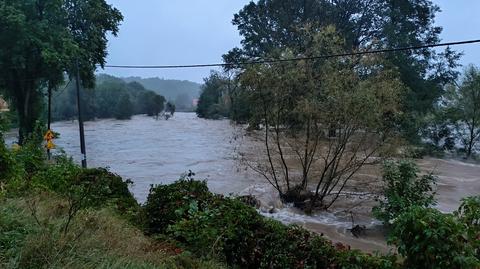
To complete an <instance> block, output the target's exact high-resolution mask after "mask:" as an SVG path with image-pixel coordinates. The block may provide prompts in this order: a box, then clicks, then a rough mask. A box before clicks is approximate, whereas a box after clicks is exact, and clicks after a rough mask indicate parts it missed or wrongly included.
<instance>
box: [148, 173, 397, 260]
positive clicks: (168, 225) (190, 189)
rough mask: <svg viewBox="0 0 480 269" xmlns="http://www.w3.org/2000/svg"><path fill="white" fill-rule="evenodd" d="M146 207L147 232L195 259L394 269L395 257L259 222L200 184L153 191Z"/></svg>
mask: <svg viewBox="0 0 480 269" xmlns="http://www.w3.org/2000/svg"><path fill="white" fill-rule="evenodd" d="M145 207H146V211H147V217H148V222H149V227H148V230H147V231H148V232H156V233H158V232H161V231H164V232H166V233H168V234H170V235H172V236H173V237H174V238H175V239H176V240H178V241H180V242H182V243H183V244H184V246H185V248H187V249H189V250H191V251H193V252H194V253H195V254H197V255H200V256H203V257H208V258H210V257H214V258H216V259H220V260H224V261H226V262H227V264H230V265H232V266H238V267H239V268H371V269H373V268H375V269H376V268H398V266H399V265H398V264H397V262H396V259H395V257H390V256H388V257H377V256H369V255H366V254H363V253H360V252H359V251H351V250H350V249H349V248H348V247H347V246H344V245H341V246H339V247H335V246H333V245H332V244H331V242H330V241H328V240H326V239H325V238H323V237H321V236H319V235H316V234H314V233H311V232H309V231H307V230H305V229H303V228H301V227H298V226H286V225H283V224H281V223H280V222H278V221H274V220H270V219H267V218H264V217H263V216H261V215H260V214H259V213H258V212H257V211H256V210H255V209H254V208H253V207H250V206H248V205H246V204H245V203H243V202H242V201H240V200H239V199H233V198H226V197H223V196H221V195H214V194H212V193H210V192H209V191H208V188H207V186H206V184H205V182H198V181H192V180H185V179H183V180H180V181H177V182H175V183H174V184H171V185H161V186H158V187H155V188H152V190H151V191H150V195H149V197H148V201H147V204H146V206H145ZM152 218H153V219H152Z"/></svg>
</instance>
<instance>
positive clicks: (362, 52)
mask: <svg viewBox="0 0 480 269" xmlns="http://www.w3.org/2000/svg"><path fill="white" fill-rule="evenodd" d="M475 43H480V39H476V40H466V41H457V42H448V43H438V44H429V45H419V46H410V47H400V48H391V49H378V50H366V51H358V52H349V53H340V54H330V55H320V56H313V57H298V58H289V59H273V60H255V61H248V62H237V63H212V64H187V65H105V67H106V68H125V69H180V68H202V67H232V66H241V65H256V64H275V63H284V62H294V61H303V60H318V59H328V58H336V57H346V56H358V55H367V54H378V53H389V52H397V51H410V50H420V49H426V48H437V47H449V46H458V45H466V44H475Z"/></svg>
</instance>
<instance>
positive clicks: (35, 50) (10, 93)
mask: <svg viewBox="0 0 480 269" xmlns="http://www.w3.org/2000/svg"><path fill="white" fill-rule="evenodd" d="M122 19H123V17H122V14H121V13H120V11H118V10H117V9H116V8H114V7H112V6H110V5H109V4H107V3H106V2H105V0H88V1H77V0H62V1H37V0H27V1H18V0H6V1H2V3H1V5H0V25H2V27H0V44H2V45H1V47H0V89H1V90H2V91H3V92H5V94H6V97H7V98H9V99H10V100H11V101H12V104H13V106H15V109H16V112H17V114H18V119H19V137H20V139H19V140H20V141H19V142H20V144H23V142H24V139H25V138H26V137H27V136H28V135H29V134H30V133H31V132H32V131H33V129H34V127H35V123H36V121H37V120H38V119H39V118H40V115H41V114H42V113H43V109H42V101H43V93H44V90H45V89H46V88H47V89H51V90H55V89H58V87H59V86H60V85H62V84H63V83H64V78H65V74H68V76H70V77H75V76H76V75H77V74H79V76H80V78H81V82H82V85H83V86H85V87H86V88H91V87H92V86H93V84H94V78H95V76H94V73H95V70H96V69H97V65H100V66H103V65H104V64H105V57H106V55H107V35H108V34H112V35H114V36H115V35H116V34H117V32H118V25H119V24H120V22H121V21H122ZM92 25H94V26H92Z"/></svg>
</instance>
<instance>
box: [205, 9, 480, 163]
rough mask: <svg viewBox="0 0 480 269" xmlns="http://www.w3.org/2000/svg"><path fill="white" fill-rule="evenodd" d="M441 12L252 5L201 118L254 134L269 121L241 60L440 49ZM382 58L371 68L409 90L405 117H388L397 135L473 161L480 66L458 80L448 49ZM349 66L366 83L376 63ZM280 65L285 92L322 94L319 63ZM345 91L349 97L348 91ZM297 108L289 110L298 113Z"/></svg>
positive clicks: (211, 81)
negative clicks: (325, 37) (321, 36)
mask: <svg viewBox="0 0 480 269" xmlns="http://www.w3.org/2000/svg"><path fill="white" fill-rule="evenodd" d="M439 11H440V10H439V8H438V7H437V6H436V5H434V4H433V3H432V2H431V1H417V0H408V1H400V2H399V1H377V0H374V1H365V0H351V1H337V2H335V3H332V2H331V1H300V2H298V1H279V0H263V1H258V2H252V3H250V4H248V5H246V6H245V7H244V8H243V9H242V10H241V11H240V12H239V13H238V14H236V15H235V17H234V20H233V24H234V25H235V26H237V27H238V30H239V32H240V34H241V36H242V37H243V40H242V46H241V47H240V48H234V49H232V50H231V51H230V52H228V53H227V54H225V55H224V60H225V62H226V63H230V64H231V65H228V66H227V68H226V71H225V74H218V73H212V75H211V76H210V77H208V78H206V79H205V81H206V82H207V83H206V84H205V86H204V87H203V91H202V92H203V93H202V95H201V97H200V104H199V108H198V109H197V114H198V115H199V116H200V117H204V118H219V116H220V117H224V116H228V117H230V118H231V119H233V120H235V121H239V122H249V123H250V126H251V127H252V128H256V127H258V125H259V124H262V123H263V122H264V121H265V119H264V117H262V116H259V115H255V114H256V113H254V110H255V109H256V108H257V107H258V104H256V103H255V101H256V100H258V96H256V94H257V90H258V89H257V86H258V85H249V84H246V83H245V80H242V76H244V75H245V73H248V72H249V69H251V68H249V67H248V66H246V65H238V66H237V65H235V63H236V62H242V61H249V60H256V59H259V58H260V59H264V58H267V59H270V58H272V59H279V58H282V59H286V58H296V57H310V56H318V55H327V54H332V53H333V54H335V53H346V52H350V51H357V50H373V49H379V48H387V47H388V48H395V47H405V46H411V45H418V44H431V43H437V42H439V41H440V38H439V36H440V33H441V31H442V28H441V27H440V26H437V25H435V24H434V22H435V16H436V14H437V13H438V12H439ZM339 14H342V16H340V15H339ZM345 14H346V15H345ZM257 29H262V31H260V32H259V31H258V30H257ZM325 29H334V31H335V33H336V39H332V40H330V41H329V42H323V43H319V42H318V40H315V37H318V35H315V34H314V33H318V32H322V31H323V32H325ZM332 45H336V46H337V47H336V48H335V50H331V49H330V50H329V49H328V48H329V47H330V48H332ZM382 57H383V59H381V61H382V62H383V64H382V65H377V66H374V65H372V66H371V68H377V67H379V66H384V67H385V69H386V70H391V71H394V73H392V76H391V77H390V78H391V79H397V80H399V81H400V82H401V83H402V85H403V87H404V90H403V92H402V94H401V100H400V102H399V105H400V106H399V112H400V113H399V114H398V116H397V117H396V118H392V119H390V121H391V122H392V125H393V126H394V127H395V128H396V129H397V131H398V134H399V135H400V136H399V137H400V138H402V139H404V140H406V141H408V142H409V143H410V144H411V145H412V144H413V145H415V146H417V147H418V146H419V147H420V148H424V151H423V152H422V153H423V154H424V153H428V154H433V153H442V152H443V150H445V149H447V150H453V149H457V148H458V149H459V150H460V151H463V152H464V154H465V156H466V157H467V158H470V157H472V156H473V155H474V153H475V145H476V143H477V141H478V140H479V139H480V133H479V128H478V126H477V125H478V124H477V123H478V122H479V121H478V114H479V113H478V111H480V109H477V108H476V107H478V103H479V102H477V101H475V100H476V99H478V96H480V94H479V93H480V90H479V86H478V85H479V84H478V81H479V79H478V78H479V77H480V75H479V72H478V68H476V67H468V68H467V70H465V75H464V77H463V78H462V79H460V80H459V79H458V75H459V72H458V64H457V63H458V59H459V57H460V54H458V53H456V52H453V51H452V50H450V49H449V48H448V49H446V50H445V51H443V52H440V53H439V52H438V51H435V50H433V49H423V50H412V51H408V52H396V53H387V54H385V55H383V56H382ZM364 58H368V57H364ZM349 60H350V61H352V65H351V68H353V69H354V70H356V73H357V75H359V76H360V78H361V79H365V76H364V75H365V74H368V72H369V71H368V69H365V65H364V63H365V61H370V60H365V61H364V62H363V63H362V61H358V63H359V64H356V62H355V60H353V59H348V57H343V58H339V59H338V61H347V62H348V61H349ZM378 60H379V59H378V58H377V59H376V61H377V63H378ZM277 65H278V66H279V68H278V69H277V71H276V73H275V74H271V75H274V76H277V77H280V76H281V78H282V83H283V85H284V88H291V89H295V90H294V91H293V90H292V91H291V92H294V93H295V94H297V93H301V92H303V91H308V90H306V89H307V88H308V87H316V91H317V92H321V91H323V89H322V88H323V85H322V84H323V83H325V78H321V77H315V76H313V74H315V73H321V72H323V71H322V70H323V68H324V63H322V62H321V61H319V60H318V59H317V60H312V61H307V62H305V63H303V62H299V63H298V65H297V66H296V67H294V66H292V65H291V64H290V65H289V64H277ZM304 67H306V68H310V69H311V70H312V71H311V72H315V73H311V74H312V75H310V76H308V75H309V74H308V73H305V74H304V76H303V78H300V77H298V76H297V78H294V77H292V76H288V74H295V73H294V72H293V71H294V70H296V71H298V72H305V71H304V70H303V68H304ZM334 68H337V70H335V71H336V72H341V68H343V67H341V66H337V67H334ZM287 69H290V71H288V70H287ZM288 72H289V73H288ZM287 73H288V74H287ZM258 76H261V74H259V75H258ZM252 79H257V78H255V77H254V78H252ZM273 82H276V81H272V84H271V85H267V86H269V87H270V88H271V90H273V89H274V88H275V87H276V86H275V85H274V84H273ZM340 84H341V82H338V85H337V86H338V87H341V85H340ZM345 86H347V85H345ZM343 90H344V91H348V90H347V89H346V88H345V89H343ZM295 94H294V95H292V94H291V93H290V95H289V96H288V97H287V96H286V97H285V98H286V99H288V98H292V99H295V98H296V95H295ZM462 96H464V97H462ZM467 96H468V98H467ZM310 99H312V98H310ZM239 104H240V105H239ZM292 104H294V102H292ZM292 104H290V105H289V106H286V107H285V108H284V110H287V111H295V107H294V106H293V105H292ZM297 117H301V116H300V115H299V116H297ZM459 146H460V147H459Z"/></svg>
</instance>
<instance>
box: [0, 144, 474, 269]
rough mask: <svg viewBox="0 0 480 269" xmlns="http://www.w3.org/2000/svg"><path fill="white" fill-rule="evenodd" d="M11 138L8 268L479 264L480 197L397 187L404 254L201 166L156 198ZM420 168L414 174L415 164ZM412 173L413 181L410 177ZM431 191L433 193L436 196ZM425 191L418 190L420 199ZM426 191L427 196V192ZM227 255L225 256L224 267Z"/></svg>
mask: <svg viewBox="0 0 480 269" xmlns="http://www.w3.org/2000/svg"><path fill="white" fill-rule="evenodd" d="M35 141H37V142H38V141H39V140H38V139H35V137H31V139H30V140H27V141H26V143H25V146H24V147H21V148H16V149H7V148H6V147H5V145H4V143H3V142H2V143H1V144H0V157H1V158H0V160H2V162H1V163H0V169H1V174H0V175H2V177H1V178H0V184H1V186H2V189H1V192H0V213H1V214H0V266H2V267H5V268H84V267H85V266H89V267H95V268H225V267H226V266H231V267H234V268H236V267H239V268H372V269H373V268H445V269H447V268H466V269H469V268H472V269H473V268H478V266H479V265H480V262H479V258H480V255H479V253H480V252H479V251H480V248H479V244H478V237H479V236H480V227H479V225H478V221H479V220H480V202H479V201H480V200H479V198H478V197H472V198H468V199H465V200H464V203H463V204H462V206H461V207H460V208H459V210H458V211H457V212H455V214H443V213H440V212H439V211H437V210H435V209H430V208H428V207H427V206H428V204H430V202H425V200H424V198H421V197H427V199H429V198H428V197H429V196H428V195H429V194H428V193H429V190H428V189H425V188H424V191H421V190H417V189H412V188H411V187H410V185H402V186H405V188H402V187H401V186H395V187H391V185H390V186H389V187H388V188H393V189H394V190H392V191H391V192H396V193H400V192H401V191H406V192H416V193H417V194H418V195H416V196H415V195H410V194H409V196H402V197H400V198H404V199H407V200H408V201H409V202H410V204H409V205H405V203H403V202H400V203H401V204H402V205H405V207H404V208H402V210H401V211H399V210H397V209H396V208H398V207H396V206H398V205H399V201H398V200H397V199H389V200H387V201H386V203H390V204H392V205H394V206H389V207H385V209H386V210H387V211H390V212H391V213H392V216H394V219H393V221H391V224H390V225H391V226H390V227H391V228H390V233H389V238H390V239H389V240H390V242H391V243H392V244H395V245H396V246H397V247H398V251H399V253H400V254H401V255H402V258H398V257H396V256H372V255H367V254H364V253H361V252H360V251H354V250H350V249H349V247H348V246H346V245H342V244H332V242H330V241H329V240H327V239H325V238H323V237H322V236H320V235H317V234H314V233H311V232H309V231H307V230H305V229H303V228H301V227H298V226H295V225H293V226H286V225H283V224H281V223H280V222H277V221H274V220H269V219H267V218H265V217H263V216H261V215H260V214H259V213H258V212H257V211H256V210H255V209H254V208H253V207H251V206H250V205H247V204H246V203H244V202H243V201H244V200H243V199H242V198H241V197H240V198H232V197H224V196H222V195H215V194H213V193H211V192H210V191H209V190H208V187H207V185H206V182H202V181H196V180H194V179H193V178H192V176H193V175H194V174H193V173H190V174H189V175H185V176H184V177H183V178H182V179H180V180H179V181H177V182H175V183H173V184H170V185H158V186H153V187H152V188H151V190H150V194H149V196H148V199H147V202H146V204H145V205H143V206H141V205H138V204H137V202H136V200H135V199H134V198H133V196H132V194H131V193H130V192H129V190H128V184H129V181H123V180H122V178H120V177H119V176H117V175H115V174H112V173H110V172H108V171H107V170H105V169H82V168H80V167H78V166H77V165H75V164H73V163H72V161H71V160H70V159H68V158H66V157H63V156H56V157H55V158H54V159H53V162H47V161H46V160H45V153H44V151H43V150H42V149H40V148H39V147H38V146H35V143H34V142H35ZM410 168H413V170H411V171H410V172H408V171H405V169H410ZM404 177H405V178H413V179H414V178H418V177H417V176H416V170H415V167H412V166H411V165H410V164H409V163H399V164H393V163H391V164H389V165H388V166H387V169H386V170H385V180H386V181H389V182H390V181H392V179H397V181H398V182H399V183H400V182H401V179H402V178H404ZM410 181H411V180H410ZM425 195H427V196H425ZM412 197H413V198H412ZM416 197H417V198H416ZM222 264H225V265H222Z"/></svg>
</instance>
